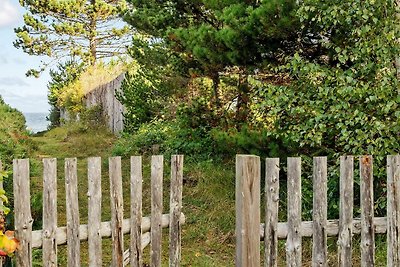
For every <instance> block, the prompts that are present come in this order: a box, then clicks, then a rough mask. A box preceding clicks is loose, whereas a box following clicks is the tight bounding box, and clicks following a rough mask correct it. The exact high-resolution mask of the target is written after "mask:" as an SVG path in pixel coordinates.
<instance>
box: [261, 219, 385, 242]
mask: <svg viewBox="0 0 400 267" xmlns="http://www.w3.org/2000/svg"><path fill="white" fill-rule="evenodd" d="M386 221H387V220H386V217H375V218H374V224H373V227H374V229H375V233H377V234H385V233H386V229H387V228H386V226H387V222H386ZM352 224H353V234H354V235H359V234H361V219H353V223H352ZM264 231H265V224H264V223H262V224H260V239H261V240H264V233H265V232H264ZM288 232H289V226H288V223H287V222H279V223H278V239H287V237H288ZM300 232H301V236H302V237H312V236H313V221H303V222H301V226H300ZM326 233H327V235H328V236H337V235H338V233H339V220H328V221H327V223H326Z"/></svg>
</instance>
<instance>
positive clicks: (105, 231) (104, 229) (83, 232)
mask: <svg viewBox="0 0 400 267" xmlns="http://www.w3.org/2000/svg"><path fill="white" fill-rule="evenodd" d="M150 221H151V218H150V217H142V233H146V232H149V231H150ZM169 221H170V219H169V214H163V215H162V217H161V227H162V228H167V227H169ZM385 222H386V221H385ZM184 223H185V215H184V214H183V213H181V224H184ZM111 229H112V228H111V222H102V223H101V228H100V236H101V237H102V238H108V237H111V232H112V231H111ZM385 229H386V228H385ZM130 232H131V226H130V219H124V220H123V221H122V233H123V234H124V235H125V234H129V233H130ZM42 236H43V231H42V230H35V231H33V232H32V248H41V247H42V244H43V243H42ZM56 239H57V245H65V244H66V243H67V227H65V226H64V227H58V228H57V233H56ZM79 239H80V241H86V240H88V226H87V225H86V224H82V225H80V227H79Z"/></svg>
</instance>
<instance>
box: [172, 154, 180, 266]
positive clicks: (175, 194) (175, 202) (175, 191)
mask: <svg viewBox="0 0 400 267" xmlns="http://www.w3.org/2000/svg"><path fill="white" fill-rule="evenodd" d="M182 185H183V155H173V156H172V159H171V192H170V193H171V195H170V202H169V204H170V208H169V212H170V219H171V222H170V224H169V225H170V227H169V266H170V267H179V266H180V263H181V231H182V225H181V222H180V216H181V211H182Z"/></svg>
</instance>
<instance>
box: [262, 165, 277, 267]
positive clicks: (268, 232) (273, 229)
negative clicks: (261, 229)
mask: <svg viewBox="0 0 400 267" xmlns="http://www.w3.org/2000/svg"><path fill="white" fill-rule="evenodd" d="M265 202H266V204H265V234H264V242H265V264H264V265H265V267H270V266H272V267H273V266H275V267H276V266H278V262H277V260H278V259H277V257H278V207H279V158H270V159H266V160H265Z"/></svg>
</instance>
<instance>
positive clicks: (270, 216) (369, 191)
mask: <svg viewBox="0 0 400 267" xmlns="http://www.w3.org/2000/svg"><path fill="white" fill-rule="evenodd" d="M372 161H373V158H372V156H361V157H360V160H359V168H360V206H361V217H360V218H359V219H353V182H354V177H353V169H354V167H353V166H354V157H353V156H342V157H341V158H340V205H339V209H340V211H339V213H340V214H339V220H327V158H326V157H315V158H314V160H313V220H312V221H302V219H301V202H302V201H301V200H302V198H301V159H300V158H288V160H287V196H288V199H287V218H288V219H287V222H278V208H279V169H280V168H279V159H277V158H268V159H266V162H265V166H266V167H265V207H266V208H265V218H264V219H265V223H264V224H260V178H261V167H260V158H259V157H256V156H251V155H238V156H237V157H236V266H260V258H261V256H260V254H261V253H260V243H261V241H260V240H262V239H264V243H265V251H264V255H265V257H264V263H265V266H277V258H278V239H286V265H287V266H296V267H297V266H302V237H312V241H313V244H312V266H328V257H327V254H328V253H327V236H337V237H338V242H337V244H338V263H337V264H335V263H329V265H338V266H352V246H353V244H352V236H353V235H354V234H361V245H360V249H361V266H374V264H375V237H374V236H375V233H386V234H387V266H400V156H398V155H396V156H388V157H387V217H382V218H374V198H373V162H372Z"/></svg>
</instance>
